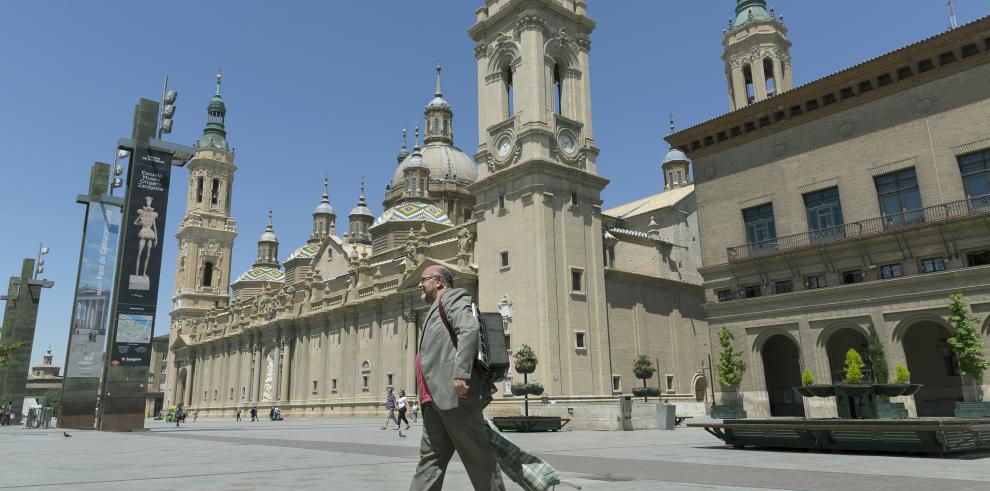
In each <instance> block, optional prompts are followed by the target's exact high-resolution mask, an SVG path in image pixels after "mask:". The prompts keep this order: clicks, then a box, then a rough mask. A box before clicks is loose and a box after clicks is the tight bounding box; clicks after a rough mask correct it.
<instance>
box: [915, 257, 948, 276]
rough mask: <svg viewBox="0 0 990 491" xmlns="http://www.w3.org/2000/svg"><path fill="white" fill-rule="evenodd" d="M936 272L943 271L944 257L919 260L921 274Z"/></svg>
mask: <svg viewBox="0 0 990 491" xmlns="http://www.w3.org/2000/svg"><path fill="white" fill-rule="evenodd" d="M936 271H945V258H944V257H930V258H928V259H922V260H921V272H922V273H934V272H936Z"/></svg>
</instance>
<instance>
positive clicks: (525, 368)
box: [512, 344, 538, 373]
mask: <svg viewBox="0 0 990 491" xmlns="http://www.w3.org/2000/svg"><path fill="white" fill-rule="evenodd" d="M512 357H513V358H515V360H516V366H515V367H514V368H515V370H516V372H518V373H533V372H535V371H536V364H537V363H538V361H537V360H536V353H533V348H530V347H529V345H528V344H524V345H522V346H520V347H519V350H518V351H516V354H514V355H512Z"/></svg>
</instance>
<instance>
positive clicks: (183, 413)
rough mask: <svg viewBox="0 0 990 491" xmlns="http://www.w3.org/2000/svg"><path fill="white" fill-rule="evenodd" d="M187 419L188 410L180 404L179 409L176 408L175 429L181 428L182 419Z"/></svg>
mask: <svg viewBox="0 0 990 491" xmlns="http://www.w3.org/2000/svg"><path fill="white" fill-rule="evenodd" d="M185 417H186V408H185V407H183V406H182V403H179V407H177V408H175V427H176V428H178V427H179V423H181V422H182V418H185Z"/></svg>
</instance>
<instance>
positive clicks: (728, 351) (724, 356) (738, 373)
mask: <svg viewBox="0 0 990 491" xmlns="http://www.w3.org/2000/svg"><path fill="white" fill-rule="evenodd" d="M718 340H719V344H720V345H722V353H721V354H720V355H719V357H718V382H719V383H720V384H722V387H726V388H733V387H739V384H740V383H742V378H743V370H744V369H745V366H744V365H743V361H742V355H740V354H739V353H736V351H735V349H734V348H733V347H732V333H730V332H729V328H727V327H724V326H723V327H722V329H721V330H719V332H718Z"/></svg>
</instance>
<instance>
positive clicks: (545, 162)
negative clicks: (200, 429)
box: [165, 0, 711, 416]
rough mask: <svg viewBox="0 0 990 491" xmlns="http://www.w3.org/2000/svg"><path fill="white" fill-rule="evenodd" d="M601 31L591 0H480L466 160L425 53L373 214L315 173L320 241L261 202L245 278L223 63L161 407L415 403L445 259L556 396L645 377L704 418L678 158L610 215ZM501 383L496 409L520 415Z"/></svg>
mask: <svg viewBox="0 0 990 491" xmlns="http://www.w3.org/2000/svg"><path fill="white" fill-rule="evenodd" d="M594 27H595V23H594V22H593V21H592V20H591V19H590V18H589V17H588V14H587V6H586V2H585V1H584V0H487V1H486V2H484V6H482V7H480V8H479V9H478V10H477V19H476V23H475V24H474V26H472V27H471V28H470V29H469V31H468V34H469V36H470V39H471V40H472V41H473V43H474V44H473V50H474V54H475V58H476V60H477V69H478V86H477V87H476V90H477V97H478V108H479V141H478V142H477V146H476V148H475V152H474V154H473V155H469V154H467V153H465V152H464V151H463V150H461V149H460V148H458V147H457V146H456V145H455V141H454V137H453V135H454V127H455V124H457V123H456V122H455V119H454V115H455V111H454V108H453V107H452V106H451V105H450V104H449V103H448V101H447V100H446V99H445V98H444V94H443V88H442V84H441V67H440V66H437V67H436V81H435V90H434V93H433V94H432V97H430V98H427V97H424V99H426V100H428V102H427V104H426V106H425V109H424V114H423V126H422V134H420V129H419V128H416V130H415V131H414V133H413V135H412V145H411V149H410V148H409V146H408V145H403V147H402V148H401V150H399V152H398V155H397V156H396V166H395V173H394V175H393V177H392V179H391V181H390V182H389V183H386V184H387V189H386V193H385V197H384V200H383V202H382V204H381V211H380V212H376V211H373V208H374V207H373V205H369V203H368V202H367V200H366V198H365V194H364V183H362V184H361V186H362V192H361V197H360V198H359V200H358V202H357V203H355V204H354V207H353V208H352V209H351V210H350V212H349V213H348V214H347V216H346V229H345V227H344V225H345V224H344V223H338V215H337V212H336V211H335V210H334V207H333V206H332V204H331V202H330V200H329V197H328V193H327V183H326V179H324V183H323V194H322V197H319V196H318V195H316V193H314V203H315V204H316V206H315V208H314V210H313V214H312V223H313V227H312V232H311V233H310V236H309V237H308V238H303V237H300V238H293V243H292V245H293V246H296V244H299V245H298V246H296V247H294V248H292V249H291V250H289V251H288V252H286V250H285V249H281V246H282V243H281V241H280V239H279V237H278V236H277V235H276V223H275V221H274V220H273V217H272V216H271V214H269V217H268V225H267V227H266V229H265V230H264V231H263V232H262V233H261V235H260V237H259V238H258V241H257V251H258V253H257V259H256V260H255V262H254V264H253V267H251V268H250V269H249V270H247V271H244V272H240V273H238V274H236V275H235V274H231V263H230V261H231V250H232V248H233V246H234V242H235V238H237V236H238V231H237V227H236V223H235V220H234V218H233V217H232V216H231V214H230V210H231V208H230V204H231V200H232V199H234V198H236V196H237V193H236V192H233V190H232V187H231V185H232V183H233V176H234V173H235V172H236V171H237V166H236V164H235V162H234V154H233V152H232V151H231V149H230V147H229V145H228V143H227V134H226V128H225V125H224V119H225V117H226V106H225V103H224V100H223V97H222V96H221V90H220V87H221V85H220V78H219V75H218V77H217V88H216V93H215V95H214V96H213V98H212V99H211V100H210V102H209V105H208V122H207V125H206V128H205V129H204V132H203V136H202V138H201V139H200V140H199V141H198V143H197V144H196V154H195V157H194V158H193V159H192V160H191V161H190V162H189V164H188V166H187V168H188V171H189V175H188V193H187V196H186V214H185V216H184V218H183V219H182V222H181V224H180V225H179V229H178V232H177V233H176V238H177V239H178V241H179V257H178V266H177V275H176V276H177V277H176V283H175V293H174V295H173V303H172V309H171V317H172V323H171V330H170V340H169V354H168V360H169V367H168V378H167V383H166V389H165V399H166V404H168V405H175V404H178V403H184V404H185V405H186V406H187V407H190V408H196V409H199V410H200V411H201V414H202V415H204V416H209V415H223V414H231V413H232V412H233V411H235V409H236V408H238V407H252V406H257V407H258V408H259V410H265V411H266V410H267V408H269V407H272V406H274V405H279V406H280V407H281V410H282V414H284V415H287V416H308V415H313V416H317V415H324V416H325V415H362V414H365V415H366V414H373V413H375V412H376V411H379V407H380V405H381V403H382V400H383V396H384V394H385V392H386V389H387V388H395V389H396V390H398V389H405V390H406V391H407V392H408V393H410V394H411V395H413V396H415V394H412V393H413V392H415V386H416V384H415V374H414V360H415V357H416V349H417V344H418V343H417V341H418V339H419V336H420V335H421V332H422V327H423V321H424V318H425V314H426V311H427V308H428V306H427V305H425V304H424V303H423V302H422V300H421V299H420V291H419V289H418V288H417V282H418V280H419V278H420V275H421V273H422V271H423V270H424V269H425V268H426V267H428V266H431V265H443V266H446V267H447V268H449V269H450V270H451V271H453V272H454V274H455V276H456V280H455V285H454V286H455V287H461V288H466V289H467V290H469V291H470V292H472V294H473V296H474V298H475V300H476V302H477V303H478V306H479V308H480V309H481V310H483V311H488V312H495V311H497V312H500V313H501V314H502V318H503V320H504V322H505V333H506V335H505V345H506V347H507V349H508V350H509V352H510V354H511V353H512V352H513V351H514V350H516V349H518V348H519V347H520V346H522V345H528V346H530V347H532V348H533V350H534V351H535V353H536V355H537V357H538V359H539V365H538V367H537V371H536V373H534V374H531V375H530V376H529V380H530V381H531V382H537V383H540V384H542V385H543V387H544V390H545V394H546V395H547V396H548V399H549V400H552V401H553V402H555V403H560V404H554V405H550V406H552V408H559V410H561V411H564V410H569V411H572V412H573V411H574V410H575V408H578V411H581V409H580V408H583V407H595V406H596V405H608V406H612V405H616V404H615V399H616V397H617V396H620V395H623V394H629V393H630V392H631V389H632V388H634V387H637V386H640V385H641V384H644V383H645V384H648V385H649V386H652V387H657V388H659V389H660V390H661V392H662V393H663V395H664V397H665V398H666V399H670V400H674V401H677V403H678V404H679V406H678V407H679V408H681V409H679V413H681V414H686V413H690V412H691V411H697V412H701V411H704V407H705V405H706V400H710V397H711V396H710V395H709V390H708V389H709V387H710V382H709V380H710V372H709V371H708V370H707V368H706V367H707V366H708V357H707V355H708V353H709V345H710V342H711V341H710V336H709V332H708V326H707V324H706V323H705V321H704V313H703V310H702V305H703V303H704V289H703V287H702V278H701V276H700V275H699V273H698V268H699V267H700V265H701V260H700V257H701V256H700V253H701V250H700V247H699V244H698V232H697V230H698V222H697V216H696V215H697V214H696V204H695V198H694V186H693V183H692V182H691V178H690V177H689V176H690V175H691V172H690V168H689V167H690V163H689V161H688V159H687V157H686V156H685V154H684V153H683V152H681V151H680V150H674V149H672V150H671V151H670V152H669V153H668V154H667V155H666V157H664V158H663V159H662V164H661V167H662V171H663V175H664V177H665V178H664V179H663V180H661V179H658V183H659V182H665V184H664V185H663V186H662V187H661V186H660V185H658V188H657V193H656V194H654V195H651V196H647V197H643V198H640V199H636V200H633V201H631V202H629V203H626V204H621V205H619V206H616V207H613V208H611V209H603V203H602V200H601V197H600V195H601V192H602V190H603V189H604V188H605V186H606V185H607V184H608V180H607V179H606V178H605V177H603V175H602V174H600V173H599V168H598V165H597V157H598V154H599V149H598V147H597V146H596V143H595V138H594V135H593V133H592V111H591V104H590V97H589V94H590V72H589V57H590V54H591V38H590V36H591V33H592V31H593V30H594ZM470 46H471V45H468V44H466V43H465V49H470ZM421 139H422V141H421ZM314 191H315V190H314ZM340 218H341V222H343V219H344V217H343V216H342V215H341V216H340ZM283 240H284V238H283ZM296 240H298V242H296ZM640 355H645V356H647V357H648V358H649V359H650V360H652V361H653V362H654V363H655V364H656V365H657V368H658V370H657V374H656V375H655V376H654V377H653V378H652V379H650V380H647V381H645V382H644V381H641V380H638V379H636V378H635V376H634V374H633V364H634V362H635V360H636V359H637V358H638V357H639V356H640ZM510 378H511V379H514V380H515V381H517V382H518V381H521V377H519V376H510ZM511 381H512V380H509V381H506V382H505V385H504V387H500V389H503V390H500V391H499V393H498V394H497V395H496V400H495V402H494V403H493V405H492V406H490V408H489V410H490V411H493V412H496V413H502V414H518V412H519V410H520V408H521V405H522V401H521V399H522V398H521V397H514V396H513V395H512V394H511V392H510V391H509V390H508V389H509V384H510V383H511ZM550 406H547V407H548V408H549V407H550ZM547 410H549V409H547Z"/></svg>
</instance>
